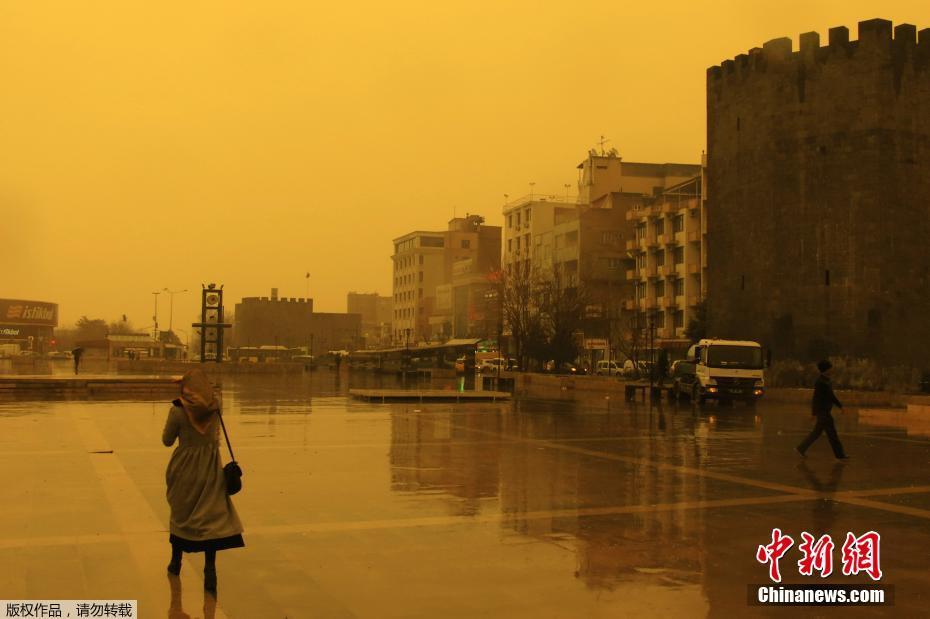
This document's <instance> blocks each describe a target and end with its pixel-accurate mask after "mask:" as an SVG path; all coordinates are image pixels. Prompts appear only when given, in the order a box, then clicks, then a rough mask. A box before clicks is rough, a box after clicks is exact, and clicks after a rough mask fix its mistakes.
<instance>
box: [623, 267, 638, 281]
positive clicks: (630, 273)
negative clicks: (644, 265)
mask: <svg viewBox="0 0 930 619" xmlns="http://www.w3.org/2000/svg"><path fill="white" fill-rule="evenodd" d="M638 278H639V277H638V275H637V273H636V270H635V269H628V270H627V272H626V279H627V281H631V280H634V279H638Z"/></svg>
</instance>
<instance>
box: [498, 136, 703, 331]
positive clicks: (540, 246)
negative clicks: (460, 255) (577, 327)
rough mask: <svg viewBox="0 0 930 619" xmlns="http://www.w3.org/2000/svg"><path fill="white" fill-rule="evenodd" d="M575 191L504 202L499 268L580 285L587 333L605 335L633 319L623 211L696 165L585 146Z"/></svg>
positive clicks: (629, 225) (629, 230) (629, 224)
mask: <svg viewBox="0 0 930 619" xmlns="http://www.w3.org/2000/svg"><path fill="white" fill-rule="evenodd" d="M578 170H579V175H578V196H577V198H569V197H566V196H539V195H530V196H524V197H522V198H519V199H517V200H514V201H512V202H510V203H508V204H506V205H504V222H505V223H504V241H503V244H504V256H503V261H502V262H503V268H504V271H505V273H507V274H508V275H513V274H514V273H520V272H521V269H522V272H524V273H528V272H533V273H535V274H536V275H537V276H538V277H553V276H555V275H556V274H557V275H558V276H560V277H561V278H562V281H563V282H564V283H565V284H566V285H568V286H573V285H576V284H583V285H584V287H585V291H586V292H585V294H586V296H587V298H588V300H589V303H590V305H589V316H588V319H587V320H586V325H585V336H586V338H588V337H590V338H598V339H601V340H612V339H615V338H616V337H618V336H619V333H620V331H621V328H627V327H628V326H629V325H630V324H633V322H632V321H631V320H625V319H624V318H629V317H631V316H630V314H626V316H625V315H624V312H632V311H633V308H632V304H630V306H629V307H627V306H626V304H625V303H624V301H625V300H626V299H629V298H632V297H633V292H634V288H633V286H632V282H630V281H628V276H632V270H633V264H634V262H633V261H634V259H635V255H634V254H633V253H632V252H631V251H630V249H629V248H628V247H627V243H628V242H629V241H630V240H631V239H633V238H634V236H633V235H634V222H633V219H632V218H629V217H628V216H627V214H628V213H629V212H630V211H631V210H632V209H634V208H637V207H640V206H641V205H644V204H645V203H647V202H648V201H649V200H653V199H654V198H655V196H657V195H662V194H663V192H666V191H668V190H669V189H670V188H672V187H675V186H678V185H680V184H681V183H684V182H686V181H687V180H688V179H692V178H694V177H695V176H698V177H699V176H700V174H701V166H700V165H696V164H678V163H661V164H657V163H639V162H625V161H623V160H622V159H621V158H620V157H619V156H617V154H616V151H611V152H609V153H601V154H597V153H595V152H593V151H592V152H591V153H589V155H588V158H587V159H586V160H585V161H583V162H581V163H580V164H579V165H578Z"/></svg>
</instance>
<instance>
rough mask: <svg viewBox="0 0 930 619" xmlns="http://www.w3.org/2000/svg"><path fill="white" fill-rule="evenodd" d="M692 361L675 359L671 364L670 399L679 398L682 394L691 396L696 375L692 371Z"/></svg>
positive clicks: (687, 396)
mask: <svg viewBox="0 0 930 619" xmlns="http://www.w3.org/2000/svg"><path fill="white" fill-rule="evenodd" d="M694 367H695V366H694V362H693V361H687V360H683V361H676V362H675V363H673V364H672V370H671V379H672V399H674V400H680V399H681V398H682V396H684V397H686V398H689V399H690V398H691V395H692V393H693V391H694V381H695V380H696V378H697V376H696V374H695V373H694Z"/></svg>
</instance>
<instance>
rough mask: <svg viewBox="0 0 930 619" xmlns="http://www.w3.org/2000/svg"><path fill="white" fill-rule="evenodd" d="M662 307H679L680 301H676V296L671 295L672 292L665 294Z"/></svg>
mask: <svg viewBox="0 0 930 619" xmlns="http://www.w3.org/2000/svg"><path fill="white" fill-rule="evenodd" d="M662 307H664V308H666V309H675V308H677V307H678V302H677V301H675V296H674V295H671V294H667V295H665V296H664V297H662Z"/></svg>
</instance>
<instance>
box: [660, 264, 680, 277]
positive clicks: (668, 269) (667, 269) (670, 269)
mask: <svg viewBox="0 0 930 619" xmlns="http://www.w3.org/2000/svg"><path fill="white" fill-rule="evenodd" d="M659 272H660V273H661V274H662V275H664V276H665V277H672V276H673V275H677V274H678V269H677V268H676V267H675V265H674V264H666V265H665V266H663V267H661V268H660V269H659Z"/></svg>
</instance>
